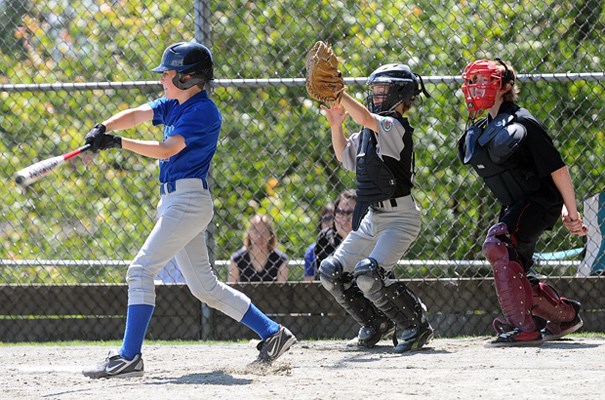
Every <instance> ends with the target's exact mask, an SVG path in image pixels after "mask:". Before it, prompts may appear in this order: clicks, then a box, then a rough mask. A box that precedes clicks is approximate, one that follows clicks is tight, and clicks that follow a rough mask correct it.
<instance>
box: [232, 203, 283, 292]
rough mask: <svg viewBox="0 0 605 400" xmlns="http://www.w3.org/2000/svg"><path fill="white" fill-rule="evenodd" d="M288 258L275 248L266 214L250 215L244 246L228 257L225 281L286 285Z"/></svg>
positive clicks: (275, 237)
mask: <svg viewBox="0 0 605 400" xmlns="http://www.w3.org/2000/svg"><path fill="white" fill-rule="evenodd" d="M287 280H288V257H287V256H286V255H285V254H284V253H283V252H281V251H280V250H278V249H277V236H276V235H275V230H274V229H273V221H272V220H271V218H270V217H269V216H268V215H259V214H255V215H253V216H252V217H251V218H250V220H249V222H248V228H247V229H246V233H245V235H244V247H242V248H241V249H239V250H238V251H236V252H235V253H233V254H232V255H231V263H230V265H229V276H228V278H227V281H228V282H232V283H233V282H286V281H287Z"/></svg>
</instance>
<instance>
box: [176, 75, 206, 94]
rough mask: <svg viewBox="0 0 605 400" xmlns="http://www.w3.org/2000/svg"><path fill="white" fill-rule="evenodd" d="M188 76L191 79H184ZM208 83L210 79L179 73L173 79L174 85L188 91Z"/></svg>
mask: <svg viewBox="0 0 605 400" xmlns="http://www.w3.org/2000/svg"><path fill="white" fill-rule="evenodd" d="M186 75H189V79H184V78H185V76H186ZM206 82H208V79H206V78H204V77H203V76H201V75H196V74H195V73H194V74H187V73H184V72H177V73H176V74H175V75H174V78H172V83H173V84H174V86H176V87H177V88H178V89H180V90H187V89H190V88H192V87H194V86H197V85H200V84H205V83H206Z"/></svg>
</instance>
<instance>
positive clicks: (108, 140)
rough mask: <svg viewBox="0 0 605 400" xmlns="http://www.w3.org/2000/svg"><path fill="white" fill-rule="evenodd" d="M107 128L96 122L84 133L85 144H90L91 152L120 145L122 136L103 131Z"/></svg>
mask: <svg viewBox="0 0 605 400" xmlns="http://www.w3.org/2000/svg"><path fill="white" fill-rule="evenodd" d="M106 130H107V128H106V127H105V125H103V124H96V125H95V127H94V128H92V129H91V130H90V132H88V133H87V134H86V138H85V139H86V144H90V145H91V146H92V147H91V150H92V152H93V153H96V152H98V151H99V150H107V149H113V148H121V147H122V138H121V137H120V136H114V135H109V134H107V133H105V131H106Z"/></svg>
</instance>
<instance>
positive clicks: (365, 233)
mask: <svg viewBox="0 0 605 400" xmlns="http://www.w3.org/2000/svg"><path fill="white" fill-rule="evenodd" d="M395 202H396V203H397V206H395V207H393V206H392V205H391V203H390V202H389V201H388V200H387V201H384V202H382V207H380V208H379V207H375V206H371V207H370V209H369V211H368V213H367V214H366V216H365V217H364V219H363V220H362V221H361V224H360V226H359V228H358V229H357V230H356V231H352V232H351V233H349V234H348V235H347V237H346V238H345V239H344V240H343V241H342V243H341V244H340V246H339V247H338V248H337V249H336V251H335V253H334V256H333V257H334V258H335V259H336V260H338V262H339V263H340V265H342V268H343V271H344V272H353V270H354V269H355V265H357V263H358V262H359V261H361V260H362V259H364V258H368V257H369V258H373V259H374V260H376V262H377V263H378V265H380V266H381V267H382V268H384V269H385V270H386V271H390V270H392V269H393V267H394V266H395V265H396V264H397V262H398V261H399V260H400V259H401V257H402V256H403V255H404V254H405V252H406V251H407V250H408V248H409V247H410V245H411V244H412V243H413V242H414V240H416V237H417V236H418V233H419V232H420V209H419V208H418V206H417V205H416V203H415V201H414V199H413V197H412V196H404V197H399V198H397V199H395Z"/></svg>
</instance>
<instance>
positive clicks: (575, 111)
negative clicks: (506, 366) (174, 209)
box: [0, 0, 605, 280]
mask: <svg viewBox="0 0 605 400" xmlns="http://www.w3.org/2000/svg"><path fill="white" fill-rule="evenodd" d="M211 7H212V8H211V10H210V12H209V13H208V15H210V18H209V20H204V21H197V22H196V21H194V20H193V15H194V12H193V2H191V3H187V2H174V1H170V2H154V1H149V0H143V1H137V2H129V1H114V2H106V3H103V2H97V1H90V0H88V1H81V2H70V1H67V0H58V1H54V2H50V3H49V2H43V1H39V0H30V1H26V0H10V1H8V0H5V1H0V9H2V10H3V12H5V15H7V18H6V23H5V24H4V25H3V26H2V27H0V60H1V65H0V83H2V84H45V83H79V82H106V81H111V82H120V81H152V80H156V79H157V78H158V76H156V75H154V74H153V73H152V72H150V69H151V68H152V67H154V66H155V65H156V64H157V63H158V62H159V60H160V58H161V55H162V51H163V50H164V48H165V47H166V46H167V45H169V44H172V43H174V42H177V41H183V40H184V41H188V40H192V39H194V38H195V26H196V24H197V25H198V26H199V25H203V26H204V28H209V29H208V30H209V31H210V38H209V41H208V43H205V44H207V45H208V46H209V47H210V48H211V49H212V51H213V54H214V58H215V65H216V67H215V68H216V69H215V75H216V77H217V78H219V79H221V81H220V82H222V83H221V84H215V85H214V87H213V88H212V96H213V98H214V100H215V101H216V102H217V104H218V106H219V107H220V109H221V110H222V113H223V116H224V126H223V131H222V136H221V139H220V145H219V148H218V151H217V154H216V156H215V159H214V163H213V169H212V177H213V180H214V189H213V192H214V198H215V208H216V209H215V217H214V220H213V227H212V228H213V229H212V231H213V236H214V240H215V242H216V247H215V254H214V257H215V258H216V259H219V260H224V259H228V258H229V255H230V254H231V253H232V252H233V251H235V250H236V249H237V248H238V247H239V246H241V239H242V235H243V228H244V223H245V220H246V217H247V216H249V215H250V214H251V213H255V212H265V213H268V214H270V215H272V216H273V218H274V219H275V222H276V227H277V228H278V236H279V239H280V243H281V245H282V247H283V249H284V250H285V251H286V253H287V254H288V255H289V256H290V258H293V259H297V258H301V257H302V255H303V251H304V249H305V247H306V246H307V245H308V244H310V243H311V242H312V241H313V240H314V238H315V235H316V231H315V227H316V225H317V212H318V211H319V210H320V208H321V207H322V206H323V205H325V204H326V203H327V202H330V201H332V199H333V198H335V197H336V195H337V194H338V192H340V191H342V190H344V189H346V188H349V187H353V186H354V176H353V175H352V173H349V172H347V171H344V170H343V169H342V168H340V167H339V165H338V163H337V161H336V160H335V157H334V155H333V153H332V148H331V143H330V134H329V127H328V125H327V122H326V120H325V117H323V116H322V115H321V113H320V112H319V108H318V104H317V103H315V102H312V101H310V100H309V99H308V96H307V94H306V91H305V89H304V87H303V86H292V85H285V84H284V85H280V84H277V85H273V86H258V85H246V86H245V87H237V85H235V84H228V82H226V81H223V80H227V79H256V78H259V79H266V78H285V79H289V78H302V77H303V76H304V62H303V60H304V55H305V53H306V51H307V49H309V48H310V47H311V46H312V44H313V43H314V42H315V41H316V40H320V39H321V40H326V41H328V42H330V43H331V44H333V45H334V48H335V50H336V52H337V54H338V55H339V56H340V57H341V61H342V68H341V70H342V71H343V74H344V75H345V76H346V77H351V78H363V77H365V76H367V75H368V74H369V73H370V72H371V71H372V70H373V69H375V68H377V67H378V66H379V65H381V64H385V63H391V62H402V63H406V64H409V65H410V66H411V67H412V69H414V70H415V71H416V72H418V73H420V74H421V75H423V76H424V77H425V78H426V79H427V88H428V90H429V91H430V93H431V95H432V98H430V99H425V98H422V99H420V100H419V101H417V102H416V105H415V107H414V108H413V109H412V110H411V111H410V113H409V117H410V120H411V122H412V125H413V126H414V127H415V128H416V130H415V133H414V135H415V140H416V166H417V174H416V189H415V191H414V196H415V198H416V200H417V201H418V203H419V205H420V206H421V207H422V209H423V230H422V232H421V234H420V237H419V238H418V240H417V241H416V243H415V244H414V245H413V247H412V248H411V249H410V251H409V253H408V257H409V258H419V259H479V258H481V256H480V253H479V251H480V242H481V240H482V238H483V236H484V234H485V230H486V228H487V227H488V226H489V225H490V224H491V223H492V222H493V221H495V219H496V218H497V217H496V215H497V211H498V206H497V205H496V204H495V201H494V199H493V198H492V197H491V195H490V194H489V193H488V192H487V191H486V190H485V189H484V188H483V186H482V185H481V183H480V182H479V181H478V180H477V178H476V176H475V175H474V174H473V173H472V172H471V170H470V168H468V167H463V166H462V165H461V163H460V162H459V161H458V159H457V154H456V142H457V139H458V137H460V135H461V134H462V132H463V130H464V127H465V123H466V119H467V116H466V112H465V108H464V104H463V99H462V96H461V93H460V90H459V88H460V82H461V81H460V79H459V78H456V79H451V77H459V75H460V73H461V71H462V70H463V68H464V66H465V65H466V64H467V63H468V62H469V61H471V60H474V59H478V58H493V57H501V58H503V59H505V60H508V61H509V62H510V63H511V64H512V65H514V67H515V69H516V70H517V71H518V72H519V73H520V75H521V88H522V92H521V104H523V105H525V106H527V107H528V108H529V109H530V110H531V111H532V112H533V113H534V114H535V115H536V117H538V119H540V120H541V121H543V122H544V124H545V125H546V126H547V128H548V130H549V132H550V134H551V136H552V137H553V139H554V140H555V142H556V144H557V145H558V146H559V148H560V149H561V152H562V155H563V156H564V159H565V160H566V162H567V163H568V164H570V166H571V171H572V177H573V179H574V182H575V184H576V186H577V191H578V198H579V199H581V198H583V197H585V196H588V195H590V194H592V193H594V192H596V191H599V190H602V189H603V186H604V185H603V184H604V180H603V176H604V171H603V163H602V162H601V160H602V159H603V157H604V156H605V154H604V152H605V151H604V149H603V139H604V138H603V128H602V124H601V123H600V115H601V114H602V112H603V109H604V108H605V103H604V100H603V82H602V81H601V82H599V81H590V80H588V81H570V80H566V79H561V80H560V81H554V82H553V81H544V80H538V81H537V82H536V81H533V80H532V79H529V78H530V76H529V74H553V73H563V72H572V73H582V72H601V71H604V70H605V68H604V64H603V59H602V57H603V56H602V49H603V48H604V44H605V43H604V40H605V39H604V37H603V35H602V32H603V28H604V22H605V21H604V17H603V2H602V0H586V1H580V2H575V1H574V2H571V1H569V2H560V1H557V2H555V1H542V2H538V1H535V0H533V1H528V0H522V1H517V2H512V3H511V2H505V1H493V2H483V1H467V0H441V1H440V2H435V1H429V0H420V1H418V0H416V1H394V2H393V1H388V2H382V1H352V0H346V1H340V2H329V1H323V0H322V1H321V2H320V3H319V4H318V2H307V1H302V0H285V1H284V0H280V1H277V0H265V1H255V2H252V1H236V2H230V1H216V2H211ZM3 21H4V20H3ZM362 81H363V80H362V79H360V80H359V81H357V82H359V83H362ZM160 89H161V88H160V87H159V86H155V85H150V86H146V87H143V88H141V89H112V90H80V91H77V90H59V91H51V90H48V91H23V92H15V91H4V92H0V138H1V141H0V165H1V167H2V170H3V171H4V172H5V177H6V184H5V185H3V186H2V187H1V188H0V194H1V195H2V198H3V199H4V201H3V205H2V221H1V222H0V258H1V259H11V258H13V259H18V260H21V259H74V260H87V259H111V260H129V259H131V258H132V257H133V256H134V254H135V253H136V251H137V250H138V248H139V247H140V246H141V245H142V243H143V241H144V239H145V238H146V236H147V234H148V232H149V231H150V230H151V228H152V226H153V223H154V212H155V205H156V204H155V203H156V202H157V200H158V184H157V163H156V162H154V161H153V160H148V159H144V158H142V157H139V156H137V155H134V154H131V153H128V152H126V151H109V152H105V153H102V154H98V155H94V156H93V155H85V156H83V157H80V158H78V159H76V160H73V161H72V162H70V163H69V164H68V165H66V166H64V167H62V168H61V169H60V170H59V171H58V172H56V173H55V174H54V176H52V177H50V178H47V179H45V180H44V181H42V182H40V183H37V184H35V185H34V186H33V187H32V188H31V189H29V190H28V191H26V192H19V191H17V190H15V187H14V184H12V183H11V182H10V181H9V179H10V177H11V176H12V175H13V174H14V172H15V171H16V170H18V169H20V168H22V167H23V166H25V165H28V164H30V163H32V162H34V161H38V160H41V159H44V158H46V157H49V156H52V155H57V154H61V153H64V152H66V151H68V150H70V149H73V148H76V147H78V146H80V145H81V144H82V141H83V137H84V135H85V134H86V132H87V131H88V130H89V129H90V128H91V127H92V126H93V125H94V124H95V123H96V122H99V121H102V120H104V119H105V118H107V117H108V116H110V115H111V114H113V113H115V112H117V111H120V110H123V109H125V108H127V107H129V106H135V105H139V104H141V103H144V102H147V101H149V100H152V99H154V98H156V97H157V96H159V95H160V94H161V93H160ZM349 91H350V92H351V93H353V94H354V95H355V96H357V98H359V99H360V101H365V95H366V93H365V87H364V86H363V85H362V84H358V83H355V84H351V85H350V87H349ZM347 128H348V130H349V131H354V130H356V129H357V127H356V126H355V125H354V123H353V122H351V121H348V122H347ZM122 134H123V135H125V136H129V137H140V138H146V139H151V138H156V139H159V138H161V129H160V128H158V127H153V126H151V124H148V125H142V126H140V127H138V128H137V129H134V130H132V131H127V132H122ZM579 244H580V243H579V242H578V241H573V242H570V241H569V236H568V235H567V234H566V233H565V232H563V231H562V230H561V227H560V225H559V226H557V227H556V228H555V231H554V233H553V234H552V235H549V236H547V237H546V238H545V241H544V242H541V243H540V246H541V248H540V249H541V250H557V249H564V248H569V247H577V246H578V245H579ZM80 273H81V275H82V276H78V275H77V274H76V275H75V276H74V278H73V279H76V280H84V279H89V280H103V279H109V278H107V277H104V276H99V275H97V274H95V273H93V272H92V271H91V270H90V269H85V270H83V271H81V272H80ZM420 273H422V274H424V275H426V276H436V275H438V274H439V272H438V271H426V270H424V271H415V272H413V274H420ZM296 274H298V275H296ZM0 276H1V274H0ZM294 276H295V277H296V276H300V273H299V272H296V273H295V274H294Z"/></svg>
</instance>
